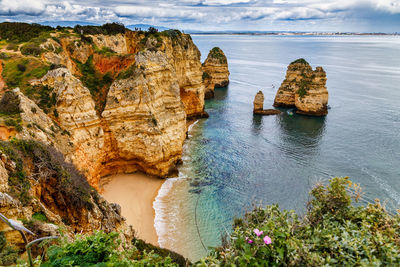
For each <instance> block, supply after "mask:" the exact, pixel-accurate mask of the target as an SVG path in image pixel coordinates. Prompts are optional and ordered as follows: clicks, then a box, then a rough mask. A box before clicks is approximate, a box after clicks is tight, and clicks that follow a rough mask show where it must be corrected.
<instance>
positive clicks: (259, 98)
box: [253, 91, 281, 115]
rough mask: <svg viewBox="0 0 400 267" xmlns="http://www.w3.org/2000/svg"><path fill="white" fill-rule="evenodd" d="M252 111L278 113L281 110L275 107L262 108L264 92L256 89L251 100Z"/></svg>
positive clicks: (263, 113) (265, 113)
mask: <svg viewBox="0 0 400 267" xmlns="http://www.w3.org/2000/svg"><path fill="white" fill-rule="evenodd" d="M253 106H254V108H253V113H254V114H257V115H278V114H281V111H279V110H277V109H264V94H263V92H262V91H258V93H257V94H256V96H255V97H254V102H253Z"/></svg>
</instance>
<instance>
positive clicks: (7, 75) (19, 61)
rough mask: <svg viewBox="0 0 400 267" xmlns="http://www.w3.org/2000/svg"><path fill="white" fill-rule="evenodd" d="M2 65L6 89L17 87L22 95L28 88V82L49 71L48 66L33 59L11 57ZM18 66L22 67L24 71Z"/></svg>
mask: <svg viewBox="0 0 400 267" xmlns="http://www.w3.org/2000/svg"><path fill="white" fill-rule="evenodd" d="M4 63H5V64H4V69H3V72H2V75H3V77H4V80H5V82H6V84H7V86H8V88H10V89H11V88H15V87H19V88H20V89H21V90H22V92H24V93H25V90H26V89H27V88H29V87H30V84H29V80H32V79H33V78H36V79H38V78H41V77H43V76H44V75H45V74H46V73H47V71H48V70H49V66H48V65H46V64H44V63H43V62H41V61H40V60H39V59H35V58H24V57H13V58H9V59H8V60H6V61H5V62H4ZM18 65H24V66H25V71H21V70H20V68H19V67H18Z"/></svg>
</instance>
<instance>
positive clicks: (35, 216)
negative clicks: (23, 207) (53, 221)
mask: <svg viewBox="0 0 400 267" xmlns="http://www.w3.org/2000/svg"><path fill="white" fill-rule="evenodd" d="M32 219H33V220H37V221H41V222H48V221H49V220H48V219H47V217H46V215H45V214H44V213H43V212H35V213H34V214H33V215H32Z"/></svg>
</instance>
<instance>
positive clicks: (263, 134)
mask: <svg viewBox="0 0 400 267" xmlns="http://www.w3.org/2000/svg"><path fill="white" fill-rule="evenodd" d="M192 37H193V40H194V42H195V43H196V45H197V46H198V47H199V49H200V51H201V53H202V60H204V59H205V57H206V56H207V54H208V51H209V50H210V49H211V48H213V47H214V46H219V47H221V48H222V49H223V51H224V52H225V54H226V55H227V57H228V63H229V69H230V72H231V76H230V81H231V83H230V85H229V87H228V88H227V89H217V90H216V94H215V95H216V96H215V99H213V100H209V101H207V102H206V111H207V112H208V113H209V114H210V118H209V119H206V120H200V121H199V122H198V123H197V124H195V125H194V126H193V127H192V130H191V131H190V138H189V139H188V140H187V142H186V144H185V152H184V157H183V159H184V164H183V166H182V167H181V169H180V176H179V177H178V178H174V179H171V180H168V181H167V182H166V183H165V184H164V186H163V187H162V189H161V190H160V193H159V196H158V197H157V199H156V201H155V203H154V208H155V210H156V221H155V226H156V228H157V232H158V234H159V243H160V245H162V246H165V247H169V248H171V249H174V250H177V251H178V252H180V253H182V254H184V255H185V256H188V257H189V258H190V259H192V260H196V259H198V258H199V257H201V256H204V255H205V254H206V250H205V249H204V248H203V245H202V243H201V242H203V243H204V246H205V247H208V246H217V245H219V243H220V236H221V234H224V233H226V232H229V230H230V229H231V223H232V220H233V218H234V217H238V216H241V215H243V213H244V212H245V211H246V210H250V209H251V207H252V205H254V204H259V203H262V204H271V203H278V204H279V205H280V206H281V207H282V208H285V209H294V210H296V211H298V212H299V213H303V212H304V211H305V204H306V202H307V200H308V192H309V190H310V188H311V186H312V185H313V184H315V183H316V182H317V181H326V180H328V179H329V178H331V177H334V176H350V177H351V179H352V180H353V181H355V182H357V183H360V184H361V186H362V187H363V189H364V192H365V196H364V198H365V199H367V200H373V199H375V198H380V199H381V200H386V201H387V207H388V208H389V209H392V210H393V209H395V208H396V207H399V206H400V37H395V36H385V37H382V36H345V37H323V36H320V37H319V36H312V37H308V36H233V35H232V36H230V35H223V36H201V35H194V36H192ZM300 57H303V58H305V59H306V60H307V61H308V62H309V63H310V64H311V65H312V66H313V67H314V68H315V67H316V66H322V67H323V68H324V69H325V71H326V73H327V78H328V81H327V87H328V91H329V105H330V107H331V109H330V110H329V114H328V115H327V116H326V117H324V118H316V117H307V116H300V115H294V116H289V115H288V114H287V113H284V114H282V115H278V116H267V117H260V116H253V114H252V102H253V99H254V96H255V94H256V93H257V91H258V90H263V92H264V96H265V103H264V107H265V108H269V107H271V106H272V103H273V99H274V96H275V93H276V90H277V88H278V87H279V85H280V83H281V82H282V81H283V79H284V77H285V73H286V68H287V65H288V64H289V63H290V62H291V61H293V60H295V59H297V58H300ZM196 203H198V205H197V208H196ZM196 225H197V226H196ZM199 236H201V241H200V238H199Z"/></svg>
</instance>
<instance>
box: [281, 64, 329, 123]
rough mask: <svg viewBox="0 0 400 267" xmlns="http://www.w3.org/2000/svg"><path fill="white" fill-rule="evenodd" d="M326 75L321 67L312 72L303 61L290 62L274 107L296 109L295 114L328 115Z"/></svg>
mask: <svg viewBox="0 0 400 267" xmlns="http://www.w3.org/2000/svg"><path fill="white" fill-rule="evenodd" d="M327 105H328V90H327V88H326V73H325V71H324V70H323V69H322V67H317V68H316V70H314V71H313V70H312V68H311V66H310V65H309V64H308V63H307V62H306V61H305V60H304V59H299V60H296V61H294V62H292V63H291V64H290V65H289V67H288V69H287V72H286V77H285V80H284V81H283V82H282V84H281V86H280V88H279V90H278V92H277V94H276V96H275V101H274V106H275V107H296V108H297V113H300V114H305V115H315V116H323V115H326V114H328V109H327Z"/></svg>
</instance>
